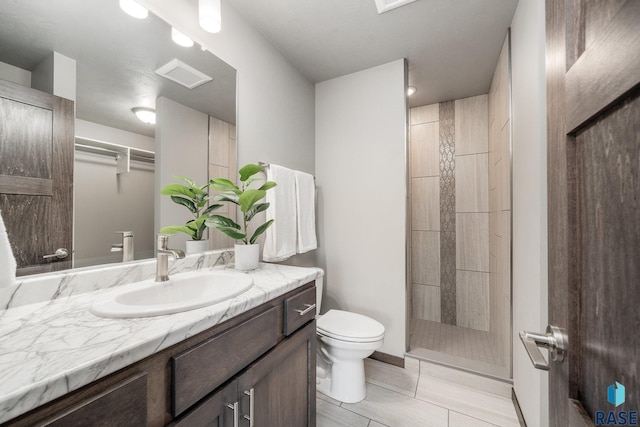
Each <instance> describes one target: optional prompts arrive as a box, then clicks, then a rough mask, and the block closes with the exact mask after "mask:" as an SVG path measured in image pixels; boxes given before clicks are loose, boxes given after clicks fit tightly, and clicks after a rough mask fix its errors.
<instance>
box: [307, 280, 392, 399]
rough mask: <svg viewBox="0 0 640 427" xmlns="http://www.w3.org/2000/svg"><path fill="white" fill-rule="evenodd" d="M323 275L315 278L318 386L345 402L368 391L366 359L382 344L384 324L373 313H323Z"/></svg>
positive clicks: (360, 397) (361, 396) (327, 393)
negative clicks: (372, 317) (365, 371)
mask: <svg viewBox="0 0 640 427" xmlns="http://www.w3.org/2000/svg"><path fill="white" fill-rule="evenodd" d="M321 302H322V278H319V279H317V280H316V307H317V314H318V316H316V328H317V332H316V334H317V337H318V354H317V358H316V360H317V362H316V366H317V369H316V374H317V380H316V382H317V384H316V387H317V390H318V391H319V392H321V393H322V394H324V395H327V396H329V397H332V398H334V399H336V400H339V401H341V402H346V403H356V402H360V401H361V400H362V399H364V398H365V396H366V394H367V390H366V386H365V380H364V359H365V357H369V356H370V355H371V354H372V353H373V352H374V351H375V350H377V349H379V348H380V347H381V346H382V343H383V340H384V326H383V325H382V324H381V323H380V322H377V321H375V320H373V319H371V318H370V317H367V316H363V315H362V314H356V313H351V312H348V311H342V310H329V311H328V312H327V313H325V314H324V315H322V316H320V315H319V313H320V305H321Z"/></svg>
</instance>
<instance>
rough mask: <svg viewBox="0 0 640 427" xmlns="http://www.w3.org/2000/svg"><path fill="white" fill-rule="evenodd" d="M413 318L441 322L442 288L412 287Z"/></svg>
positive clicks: (415, 285)
mask: <svg viewBox="0 0 640 427" xmlns="http://www.w3.org/2000/svg"><path fill="white" fill-rule="evenodd" d="M411 291H412V301H411V302H412V310H413V318H415V319H421V320H431V321H432V322H440V321H441V316H440V287H439V286H427V285H417V284H414V285H411Z"/></svg>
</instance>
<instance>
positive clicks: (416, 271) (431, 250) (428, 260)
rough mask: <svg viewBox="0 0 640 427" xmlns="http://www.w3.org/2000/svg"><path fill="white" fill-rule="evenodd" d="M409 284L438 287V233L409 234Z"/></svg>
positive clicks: (416, 232) (419, 232)
mask: <svg viewBox="0 0 640 427" xmlns="http://www.w3.org/2000/svg"><path fill="white" fill-rule="evenodd" d="M411 283H415V284H421V285H432V286H440V232H438V231H413V232H411Z"/></svg>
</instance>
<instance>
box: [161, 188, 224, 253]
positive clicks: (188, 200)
mask: <svg viewBox="0 0 640 427" xmlns="http://www.w3.org/2000/svg"><path fill="white" fill-rule="evenodd" d="M175 178H177V179H180V180H182V181H184V182H185V183H186V185H184V184H169V185H167V186H166V187H164V188H163V189H162V190H160V194H162V195H165V196H171V200H172V201H173V202H175V203H177V204H179V205H182V206H184V207H186V208H187V209H188V210H189V212H191V214H192V215H193V219H191V220H189V221H187V223H186V224H185V225H170V226H167V227H162V228H161V229H160V233H162V234H175V233H185V234H186V235H188V236H189V237H191V240H190V241H189V240H188V241H187V248H186V249H187V253H194V252H203V251H205V250H207V249H208V243H209V242H208V241H207V240H202V237H203V235H204V230H205V229H206V228H207V226H206V220H207V218H209V216H210V214H211V212H213V211H214V210H216V209H218V208H220V207H222V204H220V203H215V204H212V205H209V206H207V204H208V203H209V184H205V185H201V186H197V185H196V183H195V182H194V181H193V180H192V179H189V178H185V177H183V176H176V177H175Z"/></svg>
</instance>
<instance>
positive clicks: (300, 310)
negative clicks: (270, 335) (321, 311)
mask: <svg viewBox="0 0 640 427" xmlns="http://www.w3.org/2000/svg"><path fill="white" fill-rule="evenodd" d="M315 317H316V288H315V286H314V287H312V288H310V289H307V290H306V291H302V292H300V293H297V294H295V295H294V296H292V297H289V298H287V299H285V300H284V334H285V335H287V336H288V335H291V334H292V333H294V332H295V331H296V330H297V329H298V328H300V327H301V326H302V325H304V324H305V323H307V322H309V321H310V320H313V319H314V318H315Z"/></svg>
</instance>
